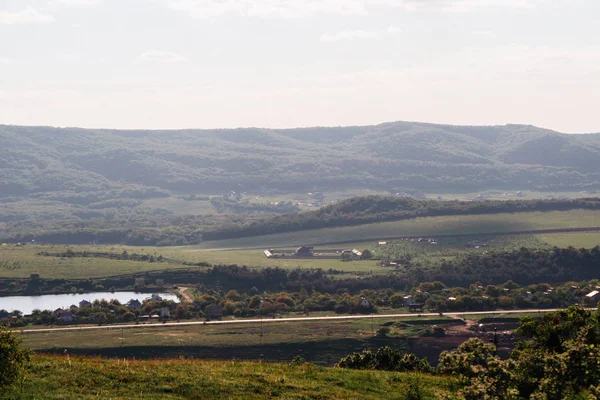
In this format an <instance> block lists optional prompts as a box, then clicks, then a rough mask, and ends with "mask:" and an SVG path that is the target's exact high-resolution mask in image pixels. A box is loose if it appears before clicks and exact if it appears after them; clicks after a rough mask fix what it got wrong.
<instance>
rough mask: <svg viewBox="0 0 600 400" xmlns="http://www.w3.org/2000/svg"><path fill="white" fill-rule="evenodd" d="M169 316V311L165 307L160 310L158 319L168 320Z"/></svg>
mask: <svg viewBox="0 0 600 400" xmlns="http://www.w3.org/2000/svg"><path fill="white" fill-rule="evenodd" d="M170 316H171V310H169V309H168V308H167V307H163V308H161V309H160V317H161V318H169V317H170Z"/></svg>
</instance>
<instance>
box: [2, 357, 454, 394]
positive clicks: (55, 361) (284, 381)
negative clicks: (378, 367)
mask: <svg viewBox="0 0 600 400" xmlns="http://www.w3.org/2000/svg"><path fill="white" fill-rule="evenodd" d="M452 384H453V380H452V379H451V378H447V377H440V376H432V375H424V374H413V373H396V372H379V371H355V370H344V369H339V368H322V367H317V366H314V365H311V364H304V365H290V364H275V363H256V362H240V361H235V362H232V361H227V362H223V361H200V360H183V359H173V360H160V361H158V360H144V361H136V360H123V359H112V360H111V359H100V358H80V357H73V356H64V355H63V356H39V355H38V356H34V357H33V360H32V363H31V366H30V368H28V369H27V370H26V372H25V377H24V380H23V383H22V384H21V385H20V387H19V388H16V389H14V390H12V391H11V392H10V393H9V394H7V395H6V397H3V398H5V399H7V400H12V399H15V400H16V399H49V400H50V399H61V400H69V399H98V398H100V399H113V400H116V399H127V400H129V399H161V400H162V399H224V398H229V399H264V398H286V399H405V398H406V397H405V394H406V392H407V391H408V389H409V386H410V385H413V386H415V385H417V386H418V387H419V388H420V389H421V391H422V392H423V394H424V397H423V398H425V399H438V398H440V396H441V395H442V393H448V392H449V390H450V389H449V388H450V387H451V385H452Z"/></svg>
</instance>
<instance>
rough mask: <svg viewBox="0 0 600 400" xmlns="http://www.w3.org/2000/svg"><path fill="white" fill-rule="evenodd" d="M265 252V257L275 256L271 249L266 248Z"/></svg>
mask: <svg viewBox="0 0 600 400" xmlns="http://www.w3.org/2000/svg"><path fill="white" fill-rule="evenodd" d="M263 253H265V257H267V258H271V257H273V253H271V251H270V250H265V251H264V252H263Z"/></svg>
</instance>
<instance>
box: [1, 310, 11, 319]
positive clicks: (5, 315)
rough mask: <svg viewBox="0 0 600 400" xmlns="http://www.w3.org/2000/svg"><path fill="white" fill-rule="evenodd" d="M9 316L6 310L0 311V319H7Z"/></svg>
mask: <svg viewBox="0 0 600 400" xmlns="http://www.w3.org/2000/svg"><path fill="white" fill-rule="evenodd" d="M9 315H10V313H9V312H8V311H6V310H0V319H1V318H8V316H9Z"/></svg>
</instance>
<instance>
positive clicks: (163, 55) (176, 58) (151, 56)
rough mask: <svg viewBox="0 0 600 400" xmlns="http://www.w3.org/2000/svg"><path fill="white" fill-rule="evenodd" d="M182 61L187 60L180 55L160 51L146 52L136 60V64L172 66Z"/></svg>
mask: <svg viewBox="0 0 600 400" xmlns="http://www.w3.org/2000/svg"><path fill="white" fill-rule="evenodd" d="M184 61H187V58H185V57H184V56H182V55H180V54H177V53H171V52H169V51H160V50H150V51H147V52H145V53H143V54H141V55H140V56H139V57H138V58H137V62H138V63H146V62H152V63H161V64H174V63H180V62H184Z"/></svg>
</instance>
